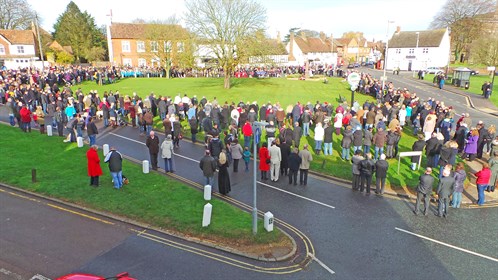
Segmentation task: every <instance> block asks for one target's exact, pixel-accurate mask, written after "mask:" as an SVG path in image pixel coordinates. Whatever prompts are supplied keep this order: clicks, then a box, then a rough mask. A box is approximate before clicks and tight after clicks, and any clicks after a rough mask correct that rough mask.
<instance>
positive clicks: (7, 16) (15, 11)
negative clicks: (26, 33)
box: [0, 0, 35, 30]
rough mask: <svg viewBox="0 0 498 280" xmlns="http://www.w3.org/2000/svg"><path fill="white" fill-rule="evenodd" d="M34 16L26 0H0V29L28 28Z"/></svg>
mask: <svg viewBox="0 0 498 280" xmlns="http://www.w3.org/2000/svg"><path fill="white" fill-rule="evenodd" d="M34 18H35V12H34V11H33V10H32V9H31V6H30V5H29V4H28V1H27V0H0V29H23V30H24V29H28V28H29V27H30V26H31V22H32V21H33V19H34Z"/></svg>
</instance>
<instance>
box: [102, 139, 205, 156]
mask: <svg viewBox="0 0 498 280" xmlns="http://www.w3.org/2000/svg"><path fill="white" fill-rule="evenodd" d="M109 134H111V135H114V136H117V137H119V138H123V139H126V140H129V141H133V142H135V143H138V144H142V145H144V146H145V143H143V142H140V141H137V140H135V139H131V138H128V137H126V136H122V135H119V134H116V133H114V132H110V133H109ZM173 154H174V155H175V156H178V157H181V158H184V159H186V160H190V161H193V162H197V163H199V162H200V161H198V160H195V159H193V158H189V157H186V156H182V155H180V154H177V153H173Z"/></svg>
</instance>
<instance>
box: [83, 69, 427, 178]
mask: <svg viewBox="0 0 498 280" xmlns="http://www.w3.org/2000/svg"><path fill="white" fill-rule="evenodd" d="M328 80H329V83H328V84H324V83H323V82H322V80H321V79H320V80H318V81H314V80H308V81H298V80H287V79H284V78H272V79H233V88H232V89H230V90H225V89H223V80H222V79H216V78H188V79H170V80H167V79H164V78H163V79H161V78H137V79H135V78H129V79H124V80H121V81H119V82H118V83H115V84H111V85H104V86H97V85H96V84H95V83H84V84H83V85H82V86H81V88H82V89H83V91H84V92H88V91H90V90H94V89H97V90H98V92H99V93H103V92H104V91H109V90H112V91H116V90H119V92H120V93H122V94H123V93H124V94H130V95H131V94H132V93H133V92H137V94H139V95H140V96H146V95H148V94H149V93H150V92H154V93H155V94H156V95H159V94H161V95H169V96H172V95H175V94H177V93H181V94H182V95H183V94H184V93H187V94H188V95H189V96H192V95H194V94H196V95H197V97H199V98H201V97H202V96H206V98H208V99H211V98H213V97H217V99H218V101H219V102H224V101H229V102H231V101H234V102H236V103H237V102H238V101H240V100H243V101H244V102H247V101H250V102H252V101H258V103H259V104H261V103H263V102H268V101H270V102H271V103H275V102H277V101H278V102H280V104H281V105H282V106H283V107H284V108H285V107H286V106H287V105H288V104H294V103H295V102H296V101H301V102H304V103H306V102H308V101H310V102H312V103H315V102H316V101H320V102H323V101H328V102H331V103H332V104H333V105H334V106H337V104H338V100H339V95H341V96H343V97H346V99H347V100H348V102H350V98H351V92H350V91H349V84H348V83H347V82H346V81H344V80H343V79H341V78H336V77H332V78H329V79H328ZM355 99H356V100H358V101H359V102H360V104H362V103H363V102H364V101H366V100H370V101H373V100H374V99H373V98H372V97H370V96H366V95H363V94H358V93H357V94H355ZM155 121H156V124H155V127H156V128H157V129H159V130H162V124H161V123H160V122H159V119H158V118H156V120H155ZM183 126H184V128H185V129H184V134H185V135H186V136H187V137H188V136H189V134H190V133H189V132H190V131H189V129H187V128H188V124H187V123H186V122H184V123H183ZM406 130H407V131H405V132H404V133H403V135H402V137H401V141H400V144H399V147H400V152H403V151H411V147H412V144H413V142H415V140H416V139H415V137H414V136H413V133H412V130H411V128H409V127H407V128H406ZM202 138H203V136H202V133H201V134H200V135H198V139H202ZM263 139H264V138H263ZM341 139H342V136H335V135H334V144H333V149H334V153H333V155H332V156H324V155H323V154H321V155H318V156H316V155H313V156H314V160H313V162H312V163H311V168H312V170H314V171H317V172H320V173H323V174H327V175H331V176H334V177H338V178H343V179H348V180H350V179H351V178H352V175H351V162H350V161H343V160H342V159H341V158H340V151H341V148H340V143H341ZM242 140H243V139H242ZM241 142H243V141H241ZM306 143H308V144H309V145H310V148H311V149H310V150H313V149H312V147H314V140H313V132H312V133H311V136H309V137H307V138H302V139H301V147H302V145H304V144H306ZM372 151H373V150H372ZM324 161H325V163H324ZM410 162H411V161H410V158H402V160H401V168H400V174H399V175H398V173H397V159H391V160H389V163H390V168H389V173H388V180H387V184H388V185H391V187H393V188H399V187H400V186H408V187H411V188H414V187H415V186H416V185H417V184H418V177H419V175H420V173H421V171H420V172H413V171H412V170H411V169H410V168H409V167H410ZM424 162H425V157H423V163H424ZM322 166H323V168H322Z"/></svg>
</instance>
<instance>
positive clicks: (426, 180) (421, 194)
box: [413, 167, 434, 216]
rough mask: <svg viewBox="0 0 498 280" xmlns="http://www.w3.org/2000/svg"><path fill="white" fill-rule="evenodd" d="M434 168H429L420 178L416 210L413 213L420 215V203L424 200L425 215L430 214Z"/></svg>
mask: <svg viewBox="0 0 498 280" xmlns="http://www.w3.org/2000/svg"><path fill="white" fill-rule="evenodd" d="M431 174H432V168H430V167H427V168H426V169H425V172H424V174H423V175H422V176H420V178H419V184H418V186H417V201H416V202H415V210H413V213H414V214H415V215H418V213H419V209H420V201H421V200H422V199H424V215H425V216H427V215H428V214H429V212H428V210H429V206H430V200H431V194H432V185H433V184H434V177H432V175H431Z"/></svg>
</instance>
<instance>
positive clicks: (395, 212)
mask: <svg viewBox="0 0 498 280" xmlns="http://www.w3.org/2000/svg"><path fill="white" fill-rule="evenodd" d="M418 92H420V93H421V94H424V93H423V90H420V91H418ZM427 94H430V91H427ZM448 96H449V97H450V95H448ZM452 98H456V97H452ZM445 102H446V101H445ZM447 104H448V103H447ZM462 106H463V105H462ZM462 108H464V107H462ZM476 116H477V117H479V115H476ZM483 117H485V116H483ZM160 137H161V139H163V137H164V136H162V135H160ZM144 140H145V139H144V138H143V137H140V136H139V135H138V132H137V131H136V130H134V129H132V128H130V127H125V128H118V129H114V130H112V129H108V130H106V132H104V133H101V134H99V138H98V140H97V143H98V144H100V145H102V144H105V143H107V144H112V145H115V146H117V147H118V149H119V150H120V151H121V152H123V153H124V154H126V155H128V156H131V157H134V158H136V159H138V160H143V159H148V153H147V150H146V148H145V146H144V145H143V142H144ZM176 153H177V155H176V156H175V163H176V166H177V172H176V174H177V176H184V177H186V178H188V179H190V180H192V181H194V182H198V183H203V179H202V177H201V174H200V171H199V170H198V168H197V162H196V161H197V160H198V159H199V158H200V157H201V156H202V153H203V148H202V147H201V146H198V145H192V144H191V143H189V142H186V141H182V143H181V147H180V149H177V150H176ZM160 166H163V163H162V162H160ZM251 168H252V165H251ZM251 171H252V170H251ZM250 174H251V173H250ZM248 175H249V174H247V173H244V172H240V173H238V174H234V173H231V180H232V192H231V193H230V197H232V198H233V199H236V200H239V201H241V202H243V203H246V204H251V203H252V191H251V190H252V189H251V186H252V182H251V180H250V176H248ZM414 176H417V175H414ZM215 190H216V188H215ZM9 200H14V201H10V202H9ZM15 200H17V201H15ZM22 201H24V203H22ZM25 203H28V204H29V205H24V204H25ZM34 207H36V209H32V208H34ZM38 208H43V209H38ZM45 208H46V209H45ZM258 208H259V209H261V210H263V211H271V212H273V213H274V215H275V217H276V218H279V219H282V220H283V221H285V222H288V223H290V224H291V225H293V226H295V227H296V228H299V229H300V230H301V231H302V232H303V233H305V234H306V235H307V237H308V238H309V239H310V240H311V241H312V243H313V246H314V248H315V251H316V254H315V255H316V258H317V259H318V260H319V261H313V262H311V264H309V266H307V267H306V268H305V269H304V270H303V271H299V272H296V273H292V274H285V275H279V274H269V273H263V272H261V271H259V272H257V271H253V270H248V268H247V267H249V266H245V267H242V268H241V267H238V266H235V265H234V263H237V262H232V261H230V263H226V262H222V261H220V260H217V259H216V258H210V257H209V256H210V255H209V254H206V253H199V251H196V252H198V253H192V252H189V251H186V250H185V247H182V249H178V248H174V247H171V245H167V244H165V243H168V244H171V243H170V242H166V241H164V239H168V238H169V237H167V236H163V235H159V234H158V233H154V232H152V233H151V234H152V236H148V235H145V234H137V232H134V231H130V230H129V229H128V228H127V227H126V226H124V225H121V226H110V225H107V224H102V223H101V222H98V221H94V220H87V219H88V218H81V217H79V216H78V215H74V214H69V213H67V212H65V211H60V210H57V211H56V210H54V209H52V207H47V206H46V205H43V204H42V205H40V204H37V203H36V202H34V201H30V200H25V199H20V198H16V197H12V196H11V195H8V196H7V195H5V194H2V193H0V219H1V221H3V223H2V226H1V227H0V240H1V241H0V242H2V243H1V244H4V243H5V244H8V247H6V248H7V252H8V253H7V254H3V253H2V254H1V255H0V268H1V269H4V270H6V271H9V268H10V269H12V270H10V271H17V270H19V271H20V272H18V274H19V275H22V277H25V278H20V279H29V278H26V277H31V276H32V275H34V274H36V273H39V274H42V275H45V276H49V277H54V276H55V275H60V274H61V273H67V272H69V271H85V272H94V273H99V274H104V275H112V274H114V273H117V272H119V271H121V270H127V271H129V272H130V273H132V274H133V275H134V276H136V277H137V278H138V279H205V278H208V279H282V278H285V279H401V278H405V279H434V278H440V279H455V278H456V279H494V278H495V277H496V275H498V243H497V242H496V238H495V237H494V233H496V232H497V231H498V224H497V223H496V221H497V220H498V211H496V210H495V209H492V208H484V209H473V210H457V211H450V216H449V217H448V218H447V219H439V218H436V217H434V216H432V215H430V216H429V217H420V216H414V215H413V214H412V212H411V211H412V205H411V203H409V202H406V201H404V200H398V199H389V198H384V197H377V196H374V195H372V196H366V195H363V194H359V193H353V192H351V190H350V189H348V188H346V187H345V186H342V185H340V184H337V183H334V182H330V181H327V180H323V179H321V178H317V177H314V176H312V177H311V178H310V180H309V183H308V186H307V187H306V188H303V187H299V186H298V187H294V186H288V185H287V184H286V182H285V180H282V179H281V180H280V181H279V182H276V183H274V182H270V181H267V182H260V183H259V184H258ZM22 209H31V210H27V211H28V213H29V214H28V213H26V212H24V211H22ZM450 210H453V209H450ZM23 213H24V214H23ZM17 215H20V216H17ZM59 216H63V217H59ZM11 220H15V223H12V222H8V221H11ZM6 221H7V222H6ZM60 221H64V222H62V223H61V222H60ZM73 221H76V222H75V223H73ZM12 224H15V226H14V225H12ZM61 225H64V226H65V227H64V226H61ZM16 227H18V228H19V229H17V228H16ZM93 227H96V228H97V229H96V230H93ZM100 227H102V228H100ZM67 228H71V229H72V231H70V230H68V229H67ZM88 228H92V231H90V232H89V231H88V230H87V229H88ZM99 228H100V229H99ZM40 229H50V232H49V234H45V235H43V236H42V237H39V231H40ZM56 229H57V230H63V231H62V232H54V233H53V232H52V231H55V230H56ZM135 230H139V229H135ZM17 231H19V232H25V233H24V234H16V232H17ZM81 232H85V234H81ZM95 233H98V234H95ZM35 236H36V238H35ZM156 236H159V238H157V237H156ZM55 237H57V238H55ZM76 237H77V238H76ZM145 237H147V238H145ZM30 238H32V239H33V240H34V241H31V242H29V239H30ZM80 238H81V239H80ZM4 240H5V241H4ZM66 240H70V242H68V241H66ZM64 241H66V242H64ZM181 243H182V244H184V243H183V242H181ZM187 245H189V246H194V245H193V244H187ZM196 247H198V248H199V247H201V249H202V250H209V249H207V248H204V247H202V246H196ZM3 248H4V246H2V251H3ZM78 248H83V249H81V253H80V249H78ZM52 250H53V252H54V253H51V252H52ZM17 251H20V252H24V251H26V252H25V253H22V254H20V255H19V254H16V252H17ZM47 251H48V252H50V254H49V253H48V252H47ZM30 252H35V253H31V254H30ZM213 254H221V255H223V256H226V257H229V258H230V259H236V260H238V261H241V262H245V263H252V262H251V261H248V260H246V259H241V258H237V257H236V256H233V255H230V254H226V253H221V252H213ZM45 255H46V256H47V257H43V258H42V259H43V260H45V263H43V262H41V261H40V260H39V256H45ZM223 260H224V259H223ZM58 262H59V263H58ZM61 263H63V265H62V264H61ZM44 264H45V266H44ZM59 265H60V266H59ZM285 265H287V266H289V265H292V264H290V263H288V264H285ZM59 267H60V268H59ZM54 268H57V269H55V270H56V271H55V272H54ZM1 269H0V272H2V270H1ZM16 269H17V270H16ZM0 275H1V274H0ZM4 275H5V273H4ZM0 278H1V277H0ZM2 279H3V278H2ZM7 279H8V278H7ZM11 279H15V278H11Z"/></svg>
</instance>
